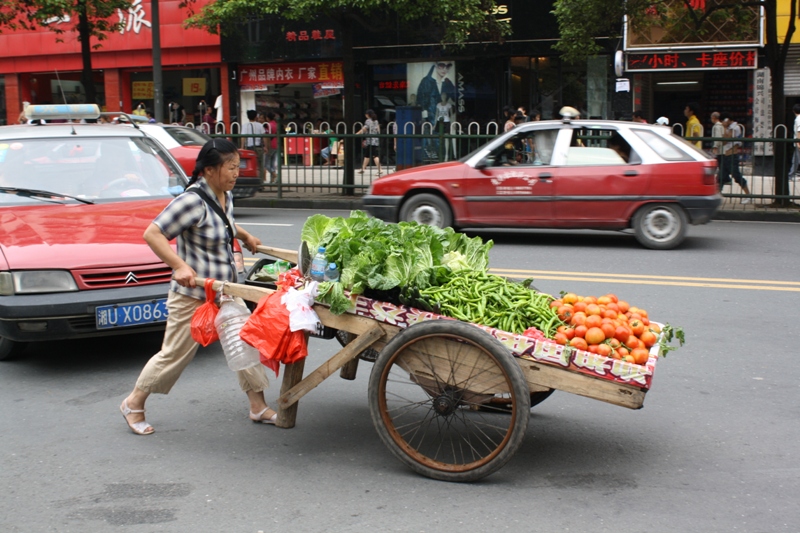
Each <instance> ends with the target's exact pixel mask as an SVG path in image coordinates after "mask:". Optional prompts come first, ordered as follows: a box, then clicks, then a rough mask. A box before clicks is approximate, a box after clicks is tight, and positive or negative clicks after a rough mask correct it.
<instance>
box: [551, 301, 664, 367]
mask: <svg viewBox="0 0 800 533" xmlns="http://www.w3.org/2000/svg"><path fill="white" fill-rule="evenodd" d="M550 307H551V308H552V309H555V311H556V313H557V314H558V318H559V319H560V320H561V321H562V322H564V325H562V326H559V327H558V329H557V331H556V334H555V337H554V338H553V340H554V341H555V342H556V343H558V344H563V345H567V346H572V347H573V348H575V349H578V350H587V351H589V352H592V353H596V354H598V355H602V356H605V357H612V358H614V359H622V360H625V361H628V362H630V363H636V364H639V365H641V364H644V363H646V362H647V360H648V358H649V357H650V347H652V346H653V345H654V344H656V342H658V335H659V333H660V332H661V328H660V327H659V326H658V324H655V323H651V322H650V319H649V318H648V317H647V311H645V310H644V309H641V308H639V307H634V306H631V305H629V304H628V302H625V301H624V300H619V299H618V298H617V297H616V296H615V295H613V294H606V295H603V296H600V297H594V296H579V295H577V294H575V293H571V292H570V293H567V294H564V295H563V296H562V297H561V298H559V299H557V300H553V301H552V302H551V303H550Z"/></svg>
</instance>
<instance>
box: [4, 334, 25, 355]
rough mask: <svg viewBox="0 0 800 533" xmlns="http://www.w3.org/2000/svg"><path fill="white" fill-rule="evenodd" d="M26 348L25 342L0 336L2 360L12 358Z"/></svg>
mask: <svg viewBox="0 0 800 533" xmlns="http://www.w3.org/2000/svg"><path fill="white" fill-rule="evenodd" d="M24 349H25V343H24V342H15V341H12V340H11V339H7V338H5V337H0V361H5V360H7V359H11V358H13V357H15V356H17V355H19V354H21V353H22V351H23V350H24Z"/></svg>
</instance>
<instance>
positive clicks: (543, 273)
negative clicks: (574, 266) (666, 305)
mask: <svg viewBox="0 0 800 533" xmlns="http://www.w3.org/2000/svg"><path fill="white" fill-rule="evenodd" d="M489 271H490V272H491V273H493V274H497V275H515V276H517V277H519V276H520V275H522V276H523V277H532V278H535V279H546V280H557V281H586V282H601V283H625V284H629V285H630V284H632V285H663V286H673V287H707V288H715V289H750V290H765V291H789V292H800V282H797V281H773V280H757V279H730V278H697V277H684V276H649V275H644V274H604V273H600V272H558V271H552V270H515V269H505V268H492V269H489Z"/></svg>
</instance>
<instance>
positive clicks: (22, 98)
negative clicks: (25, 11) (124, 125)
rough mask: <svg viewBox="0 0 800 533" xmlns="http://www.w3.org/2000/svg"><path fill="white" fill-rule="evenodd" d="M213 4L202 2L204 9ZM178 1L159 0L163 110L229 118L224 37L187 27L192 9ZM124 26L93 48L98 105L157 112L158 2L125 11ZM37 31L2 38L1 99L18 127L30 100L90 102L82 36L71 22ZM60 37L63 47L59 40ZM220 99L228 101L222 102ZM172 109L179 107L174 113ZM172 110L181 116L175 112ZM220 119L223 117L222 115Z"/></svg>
mask: <svg viewBox="0 0 800 533" xmlns="http://www.w3.org/2000/svg"><path fill="white" fill-rule="evenodd" d="M205 3H207V1H206V0H201V1H199V2H198V5H197V6H196V7H202V5H204V4H205ZM179 4H180V2H179V1H177V0H166V1H164V0H161V1H159V4H158V5H159V15H160V27H161V31H160V39H161V62H162V69H163V96H164V106H165V109H164V110H163V113H164V117H165V120H167V119H168V118H173V117H175V118H180V119H181V120H180V121H181V122H196V121H197V118H200V119H202V117H201V116H200V117H198V116H196V113H197V112H198V111H199V110H200V109H203V108H204V106H203V104H205V106H206V107H210V108H211V109H214V105H215V104H218V105H219V106H221V107H220V110H219V116H221V117H222V118H223V119H224V120H225V121H228V120H229V116H230V115H229V110H228V105H227V103H228V98H227V88H226V86H225V84H223V83H222V80H224V79H226V78H227V76H228V74H227V67H226V66H225V65H224V64H223V63H222V62H221V59H220V46H219V36H217V35H211V34H209V33H208V32H206V31H203V30H194V29H192V30H188V29H184V28H183V21H184V20H185V18H186V17H187V11H186V9H182V8H180V7H179ZM118 17H119V18H118V20H119V21H120V22H121V23H122V27H121V29H120V31H119V32H118V33H112V34H109V35H108V38H107V39H105V40H103V41H102V42H101V43H97V42H96V41H95V40H92V45H95V44H100V45H101V46H100V48H97V49H93V50H92V69H93V81H94V85H95V92H96V94H97V103H98V104H100V105H101V107H102V108H103V109H104V110H107V111H120V110H124V111H128V112H131V111H133V110H134V108H135V107H136V106H137V105H138V104H139V103H140V102H141V103H143V104H144V107H146V108H148V109H151V110H152V108H153V91H154V87H153V70H152V65H153V54H152V50H153V34H152V22H151V3H150V1H149V0H137V1H135V2H133V7H132V8H131V9H130V10H129V11H128V12H127V13H125V12H122V11H119V12H118ZM52 24H53V25H57V26H58V27H60V28H62V29H63V30H64V31H65V33H63V34H57V33H56V32H54V31H52V30H50V29H49V28H48V27H44V28H37V29H36V30H33V31H27V30H18V31H11V30H8V29H5V30H4V31H3V33H2V34H0V73H3V74H4V76H3V80H2V81H3V84H2V85H0V89H2V94H0V98H1V99H2V100H3V101H4V103H5V110H6V114H5V120H6V123H16V122H17V118H18V116H19V114H20V112H21V111H22V109H23V102H29V103H33V104H46V103H63V102H68V103H76V102H85V101H86V89H85V87H84V86H83V83H82V82H81V71H82V69H83V62H82V58H81V49H80V42H79V41H78V35H77V33H76V32H74V31H72V30H73V28H74V27H75V25H76V21H75V20H70V19H69V17H65V18H64V19H59V20H57V21H54V22H53V23H52ZM58 40H61V41H63V42H58ZM220 97H221V98H220ZM170 104H173V105H172V107H171V108H170ZM171 111H175V112H174V113H171ZM214 116H215V117H216V116H217V114H216V113H215V115H214Z"/></svg>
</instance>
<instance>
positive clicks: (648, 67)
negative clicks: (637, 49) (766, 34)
mask: <svg viewBox="0 0 800 533" xmlns="http://www.w3.org/2000/svg"><path fill="white" fill-rule="evenodd" d="M625 59H626V63H627V67H626V69H625V70H626V71H628V72H652V71H665V70H675V71H678V70H722V69H755V68H757V67H758V53H757V52H756V51H755V50H719V51H713V52H712V51H699V52H698V51H694V52H667V53H652V54H637V53H628V54H627V57H626V58H625Z"/></svg>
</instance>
